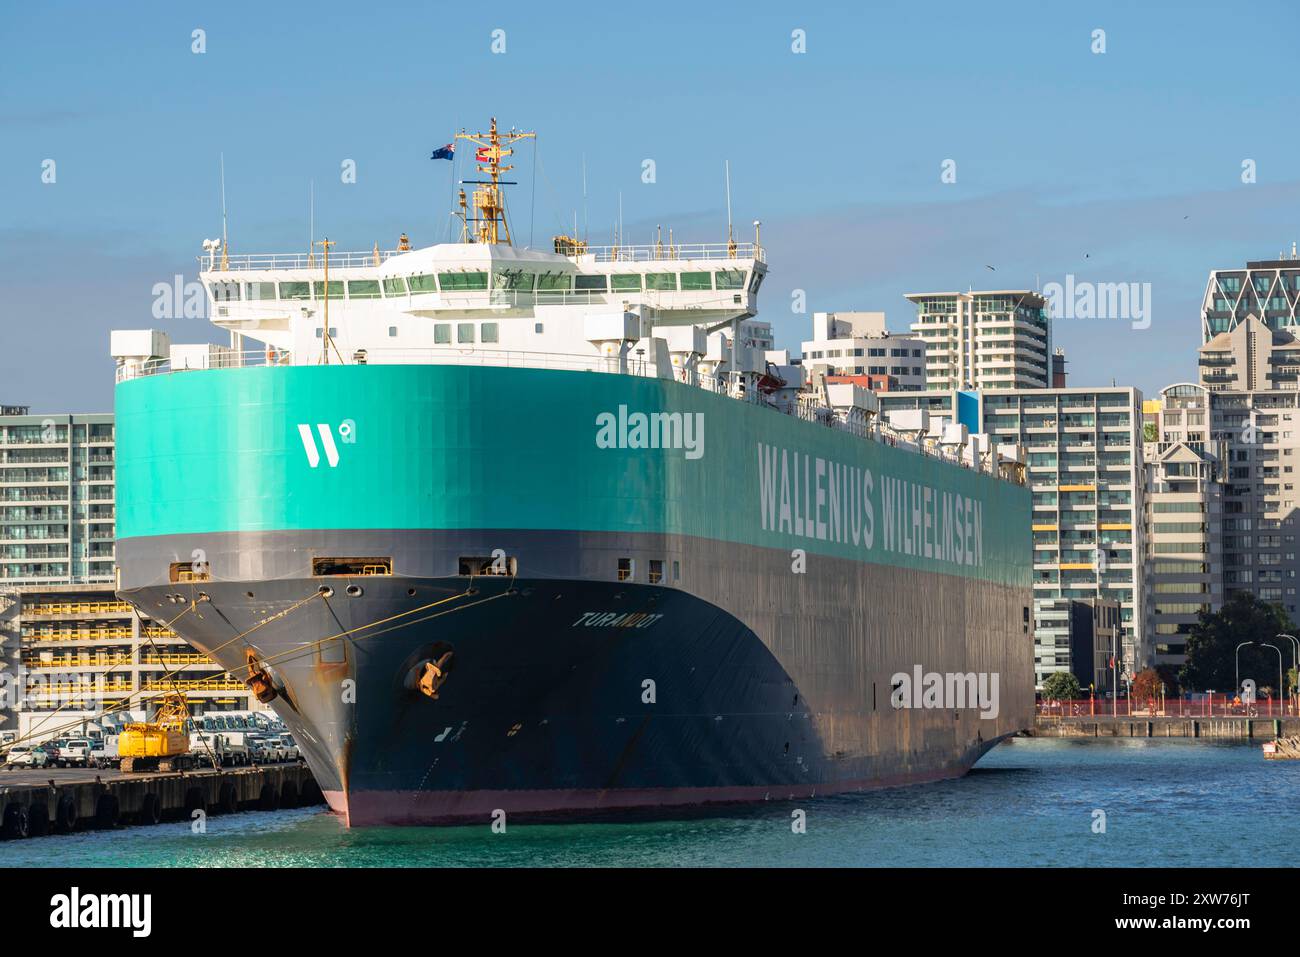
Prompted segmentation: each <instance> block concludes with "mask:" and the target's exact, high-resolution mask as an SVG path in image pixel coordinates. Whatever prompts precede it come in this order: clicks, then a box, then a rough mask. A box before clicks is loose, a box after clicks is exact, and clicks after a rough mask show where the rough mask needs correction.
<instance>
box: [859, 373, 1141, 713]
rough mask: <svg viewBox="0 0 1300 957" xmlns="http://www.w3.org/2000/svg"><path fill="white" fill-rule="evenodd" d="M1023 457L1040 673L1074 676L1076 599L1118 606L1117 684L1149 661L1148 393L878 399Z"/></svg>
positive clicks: (884, 407) (886, 407) (884, 409)
mask: <svg viewBox="0 0 1300 957" xmlns="http://www.w3.org/2000/svg"><path fill="white" fill-rule="evenodd" d="M878 400H879V402H880V408H881V414H882V415H886V416H887V415H888V414H889V413H890V412H892V411H893V410H896V409H926V410H927V411H928V412H929V413H930V415H931V416H932V417H933V416H942V417H945V418H948V419H950V420H953V421H958V422H962V423H963V424H965V425H966V426H967V428H968V429H969V431H970V432H984V433H987V434H988V435H989V437H990V440H991V441H992V442H995V443H1019V444H1020V445H1022V446H1023V447H1024V449H1025V452H1026V458H1027V463H1028V468H1027V475H1028V480H1029V485H1030V490H1031V494H1032V496H1033V519H1032V545H1029V546H1027V547H1031V548H1032V549H1033V582H1034V669H1035V677H1036V680H1037V683H1038V686H1039V687H1040V688H1041V687H1042V682H1043V679H1044V678H1046V676H1047V675H1049V674H1051V673H1052V672H1054V671H1069V670H1070V669H1071V657H1070V654H1071V653H1070V613H1071V605H1070V603H1071V601H1077V600H1109V601H1113V602H1115V603H1116V604H1117V605H1118V606H1119V615H1120V629H1121V635H1122V638H1121V649H1122V660H1123V662H1124V665H1123V668H1122V669H1121V674H1120V677H1121V681H1122V680H1123V679H1124V678H1125V676H1127V677H1129V678H1131V677H1132V675H1133V674H1135V673H1136V672H1137V671H1139V670H1141V668H1143V667H1144V666H1145V665H1146V664H1147V663H1148V662H1149V659H1150V654H1151V653H1150V649H1149V648H1148V647H1147V644H1146V634H1145V630H1144V584H1143V566H1144V557H1145V541H1144V524H1143V518H1144V512H1143V507H1144V498H1145V496H1144V480H1145V471H1144V468H1143V454H1142V451H1143V450H1142V395H1141V393H1140V392H1139V391H1138V390H1137V389H1133V388H1126V387H1112V388H1102V389H1075V388H1071V389H1041V388H1032V389H1020V390H986V391H981V392H978V393H973V392H962V391H949V392H931V391H927V392H925V393H923V394H921V395H914V394H913V395H909V394H902V393H900V394H886V395H881V396H879V397H878Z"/></svg>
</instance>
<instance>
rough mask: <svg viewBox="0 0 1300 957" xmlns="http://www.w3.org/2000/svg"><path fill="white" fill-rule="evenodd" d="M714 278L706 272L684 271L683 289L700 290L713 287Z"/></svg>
mask: <svg viewBox="0 0 1300 957" xmlns="http://www.w3.org/2000/svg"><path fill="white" fill-rule="evenodd" d="M712 288H713V278H712V277H711V276H710V275H709V274H708V273H706V272H684V273H682V291H683V292H685V291H686V290H688V289H689V290H692V291H698V290H701V289H712Z"/></svg>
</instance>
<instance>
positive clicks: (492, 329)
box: [480, 322, 500, 342]
mask: <svg viewBox="0 0 1300 957" xmlns="http://www.w3.org/2000/svg"><path fill="white" fill-rule="evenodd" d="M480 338H481V339H482V340H483V341H484V342H499V341H500V338H499V327H498V326H497V324H496V323H495V322H485V323H483V326H482V328H481V330H480Z"/></svg>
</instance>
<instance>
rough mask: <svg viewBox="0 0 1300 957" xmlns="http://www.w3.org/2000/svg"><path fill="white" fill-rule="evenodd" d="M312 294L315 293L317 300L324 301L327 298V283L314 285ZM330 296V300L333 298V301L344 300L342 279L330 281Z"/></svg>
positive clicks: (315, 283)
mask: <svg viewBox="0 0 1300 957" xmlns="http://www.w3.org/2000/svg"><path fill="white" fill-rule="evenodd" d="M312 292H313V294H314V297H315V298H316V299H324V298H325V283H324V282H323V281H320V282H314V283H312ZM329 294H330V298H331V299H342V298H343V280H341V279H332V280H330V288H329Z"/></svg>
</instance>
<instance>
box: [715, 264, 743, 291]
mask: <svg viewBox="0 0 1300 957" xmlns="http://www.w3.org/2000/svg"><path fill="white" fill-rule="evenodd" d="M713 278H714V281H715V282H716V283H717V288H718V289H744V288H745V270H743V269H719V270H718V271H717V272H715V273H714V274H713Z"/></svg>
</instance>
